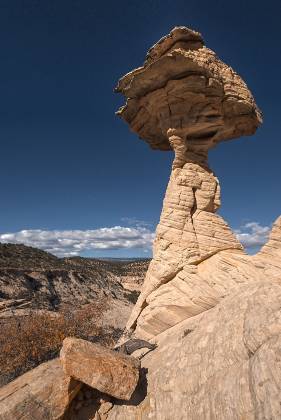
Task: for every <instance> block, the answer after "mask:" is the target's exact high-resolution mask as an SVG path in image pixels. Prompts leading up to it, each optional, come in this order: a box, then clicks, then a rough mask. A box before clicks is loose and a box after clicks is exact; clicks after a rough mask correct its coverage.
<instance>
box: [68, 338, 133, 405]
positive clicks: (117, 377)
mask: <svg viewBox="0 0 281 420" xmlns="http://www.w3.org/2000/svg"><path fill="white" fill-rule="evenodd" d="M60 357H61V362H62V365H63V369H64V371H65V373H66V374H67V375H69V376H71V377H73V378H75V379H78V380H79V381H81V382H83V383H85V384H87V385H89V386H90V387H92V388H95V389H97V390H99V391H101V392H104V393H105V394H108V395H111V396H113V397H115V398H118V399H121V400H129V399H130V398H131V396H132V394H133V392H134V390H135V388H136V386H137V383H138V380H139V369H140V362H139V361H138V360H137V359H134V358H132V357H129V356H126V355H123V354H120V353H117V352H114V351H112V350H109V349H107V348H105V347H102V346H99V345H97V344H93V343H90V342H89V341H85V340H81V339H78V338H72V337H69V338H65V339H64V341H63V347H62V349H61V353H60Z"/></svg>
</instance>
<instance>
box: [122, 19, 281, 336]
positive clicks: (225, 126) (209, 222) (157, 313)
mask: <svg viewBox="0 0 281 420" xmlns="http://www.w3.org/2000/svg"><path fill="white" fill-rule="evenodd" d="M117 91H118V92H121V93H123V94H124V96H125V97H126V105H125V106H124V107H122V108H121V109H120V110H119V111H118V114H119V115H120V116H121V117H122V118H123V119H124V120H125V121H126V122H128V124H129V125H130V127H131V129H132V130H133V131H134V132H136V133H137V134H138V135H139V136H140V137H141V138H142V139H144V140H145V141H147V142H148V143H149V145H150V146H151V147H152V148H154V149H160V150H173V151H174V153H175V158H174V161H173V165H172V173H171V177H170V181H169V184H168V187H167V191H166V195H165V199H164V203H163V209H162V214H161V217H160V222H159V225H158V227H157V230H156V238H155V241H154V248H153V260H152V262H151V263H150V266H149V269H148V272H147V275H146V278H145V281H144V284H143V287H142V290H141V294H140V296H139V299H138V301H137V304H136V305H135V307H134V309H133V311H132V314H131V316H130V318H129V320H128V323H127V327H126V333H125V336H130V335H132V333H133V334H134V335H135V336H136V337H138V338H143V339H146V340H147V339H151V338H153V337H155V336H157V335H158V334H160V333H161V332H163V331H165V330H166V329H168V328H171V327H172V326H173V325H175V324H177V323H178V322H181V321H182V320H183V319H186V318H190V317H193V316H195V315H198V314H199V313H201V312H204V311H205V310H208V309H210V308H212V307H213V306H215V305H216V304H217V303H218V302H219V301H220V300H221V299H222V298H223V297H225V296H226V295H228V294H229V293H231V292H232V291H233V290H234V289H235V288H236V287H237V286H238V285H240V284H241V283H243V282H246V283H247V282H254V281H257V280H258V279H260V280H262V279H264V280H267V279H268V275H269V274H270V275H271V276H272V275H273V276H279V275H281V267H280V263H279V262H278V261H279V259H280V246H279V245H280V237H281V235H280V233H281V232H280V231H281V229H280V221H279V222H276V223H277V224H276V225H275V227H274V229H273V233H272V237H271V240H270V241H269V243H268V244H267V245H266V246H265V247H264V248H263V250H262V251H261V252H260V253H259V254H258V255H257V256H256V257H249V256H247V255H246V254H245V252H244V250H243V247H242V245H241V244H240V243H239V241H238V240H237V238H236V237H235V235H234V234H233V233H232V231H231V229H230V228H229V226H228V224H227V223H226V222H225V221H224V220H223V219H222V217H220V216H219V215H217V214H216V211H217V209H218V208H219V206H220V186H219V182H218V179H217V178H216V176H215V175H214V173H213V172H212V171H211V170H210V169H209V167H208V162H207V155H208V150H209V149H210V148H212V147H214V146H215V145H216V144H217V143H219V142H220V141H223V140H229V139H233V138H235V137H239V136H241V135H251V134H253V133H254V132H255V130H256V128H257V127H258V125H259V124H260V123H261V114H260V111H259V110H258V108H257V106H256V104H255V102H254V99H253V97H252V95H251V93H250V91H249V89H248V88H247V86H246V84H245V83H244V81H243V80H242V79H241V78H240V77H239V76H238V75H237V74H236V73H235V72H234V71H233V70H232V69H231V68H230V67H229V66H227V65H226V64H224V63H222V62H221V61H220V60H219V59H218V58H217V56H216V55H215V53H214V52H212V51H211V50H209V49H208V48H206V47H205V46H204V43H203V39H202V36H201V35H200V34H199V33H198V32H195V31H192V30H190V29H187V28H184V27H176V28H174V29H173V30H172V31H171V33H170V34H169V35H167V36H166V37H164V38H162V39H161V40H160V41H159V42H158V43H157V44H155V45H154V46H153V47H152V48H151V49H150V50H149V53H148V55H147V59H146V61H145V63H144V65H143V67H140V68H138V69H136V70H133V71H132V72H130V73H128V74H127V75H125V76H124V77H123V78H122V79H121V80H120V81H119V83H118V86H117ZM278 226H279V227H278ZM276 238H277V239H276ZM278 238H279V239H278ZM278 241H279V242H278Z"/></svg>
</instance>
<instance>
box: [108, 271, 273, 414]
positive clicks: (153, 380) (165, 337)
mask: <svg viewBox="0 0 281 420" xmlns="http://www.w3.org/2000/svg"><path fill="white" fill-rule="evenodd" d="M280 302H281V278H280V279H279V281H277V279H276V281H275V282H269V281H268V282H267V283H266V282H264V281H262V282H259V281H258V282H255V283H252V284H248V285H241V286H240V287H239V288H238V289H236V291H235V293H233V294H231V295H230V296H229V297H226V298H225V299H223V300H222V301H221V302H220V303H219V304H218V305H217V306H216V307H215V308H212V309H211V310H209V311H205V312H204V313H201V314H200V315H198V316H196V317H193V318H189V319H186V320H184V321H182V322H181V323H179V324H177V325H176V326H174V327H172V328H170V329H169V330H166V331H165V332H163V333H162V334H160V335H159V336H158V338H157V339H156V341H157V344H158V347H157V349H156V350H154V351H153V352H151V353H149V354H147V355H146V356H145V357H144V358H143V359H142V367H143V368H144V369H147V372H148V373H147V377H146V381H147V386H146V385H145V382H146V381H143V387H142V388H140V389H139V394H138V395H135V398H136V399H135V400H132V401H130V402H129V404H128V405H125V404H124V405H122V406H117V405H116V406H114V407H113V409H112V410H111V411H110V412H109V417H108V420H148V419H155V420H174V419H177V420H186V419H188V420H207V419H218V420H240V419H247V420H279V419H280V418H281V309H280Z"/></svg>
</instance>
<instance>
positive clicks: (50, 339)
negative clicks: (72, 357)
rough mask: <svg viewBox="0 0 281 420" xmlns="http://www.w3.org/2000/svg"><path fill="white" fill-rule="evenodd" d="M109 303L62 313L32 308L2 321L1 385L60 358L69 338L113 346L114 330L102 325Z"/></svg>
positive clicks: (0, 342)
mask: <svg viewBox="0 0 281 420" xmlns="http://www.w3.org/2000/svg"><path fill="white" fill-rule="evenodd" d="M105 309H106V305H105V302H100V303H99V304H95V305H94V304H90V305H86V306H84V307H82V308H81V309H77V310H75V311H73V310H66V311H64V312H59V313H51V312H39V313H38V312H36V311H30V312H29V313H28V314H27V315H25V316H21V317H19V316H14V317H10V318H8V319H5V320H0V328H1V334H0V372H1V375H0V386H1V385H4V384H5V383H7V382H9V381H10V380H12V379H14V378H15V377H17V376H19V375H21V374H22V373H24V372H26V371H27V370H29V369H31V368H33V367H35V366H37V365H39V364H40V363H42V362H44V361H46V360H50V359H52V358H54V357H56V356H57V355H58V353H59V350H60V348H61V345H62V341H63V339H64V338H65V337H68V336H73V337H78V338H83V339H87V340H90V341H95V342H100V343H102V344H103V345H113V344H114V339H113V337H112V331H105V330H104V329H103V328H102V327H101V326H100V318H101V316H102V312H103V311H104V310H105Z"/></svg>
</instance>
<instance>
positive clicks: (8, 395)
mask: <svg viewBox="0 0 281 420" xmlns="http://www.w3.org/2000/svg"><path fill="white" fill-rule="evenodd" d="M80 387H81V383H80V382H78V381H76V380H75V379H72V378H70V376H68V375H66V374H65V373H64V372H63V370H62V367H61V363H60V361H59V359H55V360H52V361H50V362H47V363H43V364H41V365H40V366H38V367H37V368H35V369H32V370H31V371H29V372H27V373H25V374H24V375H22V376H20V377H19V378H17V379H16V380H14V381H13V382H10V383H9V384H8V385H5V386H3V387H2V388H1V389H0V419H1V420H22V419H28V420H29V419H36V420H37V419H38V420H39V419H40V420H41V419H42V420H43V419H44V420H56V419H61V418H62V416H63V415H64V413H65V411H66V409H67V407H68V405H69V403H70V402H71V400H72V399H73V398H74V397H75V395H76V394H77V393H78V391H79V389H80Z"/></svg>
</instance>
